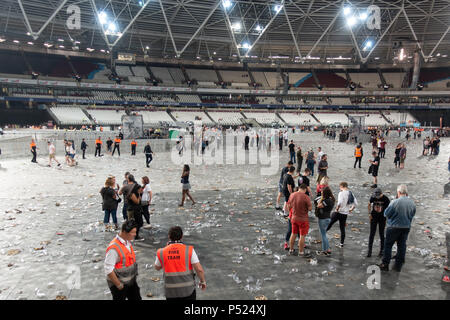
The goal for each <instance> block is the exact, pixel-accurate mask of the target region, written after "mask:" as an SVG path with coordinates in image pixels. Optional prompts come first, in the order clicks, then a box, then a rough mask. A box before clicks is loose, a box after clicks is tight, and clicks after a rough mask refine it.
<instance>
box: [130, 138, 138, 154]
mask: <svg viewBox="0 0 450 320" xmlns="http://www.w3.org/2000/svg"><path fill="white" fill-rule="evenodd" d="M136 147H137V142H136V140H134V139H133V140H132V141H131V155H132V156H135V155H136Z"/></svg>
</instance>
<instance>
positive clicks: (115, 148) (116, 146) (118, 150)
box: [112, 144, 120, 157]
mask: <svg viewBox="0 0 450 320" xmlns="http://www.w3.org/2000/svg"><path fill="white" fill-rule="evenodd" d="M116 150H117V153H118V154H119V157H120V146H119V145H118V144H116V145H114V149H113V152H112V155H114V152H115V151H116Z"/></svg>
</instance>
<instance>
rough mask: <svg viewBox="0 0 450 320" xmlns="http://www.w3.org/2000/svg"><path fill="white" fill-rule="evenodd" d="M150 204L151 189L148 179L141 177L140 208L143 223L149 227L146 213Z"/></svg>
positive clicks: (147, 213) (148, 214) (148, 217)
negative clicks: (143, 219)
mask: <svg viewBox="0 0 450 320" xmlns="http://www.w3.org/2000/svg"><path fill="white" fill-rule="evenodd" d="M151 203H152V188H151V187H150V179H149V178H148V177H147V176H145V177H142V196H141V206H142V215H143V216H144V218H145V221H146V222H147V224H148V225H150V213H149V212H148V207H149V206H150V204H151Z"/></svg>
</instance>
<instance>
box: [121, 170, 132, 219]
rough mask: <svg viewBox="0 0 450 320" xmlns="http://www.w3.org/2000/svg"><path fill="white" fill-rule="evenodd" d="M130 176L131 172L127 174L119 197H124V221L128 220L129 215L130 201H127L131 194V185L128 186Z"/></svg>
mask: <svg viewBox="0 0 450 320" xmlns="http://www.w3.org/2000/svg"><path fill="white" fill-rule="evenodd" d="M129 175H130V173H129V172H125V180H124V181H123V182H122V188H121V189H120V190H119V195H122V194H123V195H124V196H123V207H122V217H123V220H128V215H127V207H128V200H127V194H128V193H129V192H130V190H129V189H130V188H131V185H129V184H128V176H129Z"/></svg>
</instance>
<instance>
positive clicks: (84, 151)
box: [82, 149, 86, 159]
mask: <svg viewBox="0 0 450 320" xmlns="http://www.w3.org/2000/svg"><path fill="white" fill-rule="evenodd" d="M82 151H83V159H86V157H85V156H84V155H85V154H86V149H83V150H82Z"/></svg>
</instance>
